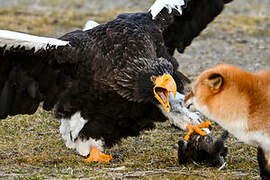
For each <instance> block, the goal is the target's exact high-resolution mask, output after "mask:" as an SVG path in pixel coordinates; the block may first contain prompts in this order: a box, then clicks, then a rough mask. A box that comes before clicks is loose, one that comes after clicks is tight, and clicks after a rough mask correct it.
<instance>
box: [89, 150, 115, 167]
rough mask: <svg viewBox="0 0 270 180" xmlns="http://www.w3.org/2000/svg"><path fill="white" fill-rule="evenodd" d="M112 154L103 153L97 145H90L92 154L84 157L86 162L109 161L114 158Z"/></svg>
mask: <svg viewBox="0 0 270 180" xmlns="http://www.w3.org/2000/svg"><path fill="white" fill-rule="evenodd" d="M112 159H113V158H112V156H111V155H107V154H104V153H102V152H101V151H100V150H98V149H97V148H95V147H90V155H89V157H88V158H87V159H84V162H106V163H109V162H110V160H112Z"/></svg>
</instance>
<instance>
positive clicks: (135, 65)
mask: <svg viewBox="0 0 270 180" xmlns="http://www.w3.org/2000/svg"><path fill="white" fill-rule="evenodd" d="M119 74H120V73H119ZM172 74H173V65H172V64H171V63H170V62H169V61H167V60H166V59H164V58H154V59H151V58H150V59H146V58H139V59H136V60H134V61H132V62H129V63H128V65H127V66H126V68H124V69H122V70H121V76H118V77H119V80H118V82H117V83H118V85H120V86H121V88H120V87H119V91H118V92H120V95H122V96H123V97H125V98H127V99H129V100H132V101H136V102H153V103H155V104H161V105H162V106H163V108H164V109H165V110H166V111H167V112H169V111H170V104H169V94H170V92H172V93H173V94H174V95H176V91H177V89H176V83H175V81H174V79H173V77H172Z"/></svg>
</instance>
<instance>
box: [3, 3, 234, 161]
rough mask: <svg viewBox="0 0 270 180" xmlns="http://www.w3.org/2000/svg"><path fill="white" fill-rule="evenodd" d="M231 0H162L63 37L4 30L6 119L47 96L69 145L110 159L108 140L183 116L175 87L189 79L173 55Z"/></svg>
mask: <svg viewBox="0 0 270 180" xmlns="http://www.w3.org/2000/svg"><path fill="white" fill-rule="evenodd" d="M227 2H229V0H156V2H155V3H154V4H153V5H152V6H151V8H150V9H149V11H148V12H139V13H123V14H120V15H119V16H118V17H117V18H116V19H114V20H112V21H109V22H106V23H103V24H100V25H97V24H95V25H94V26H95V27H93V28H92V29H88V30H76V31H73V32H70V33H67V34H65V35H64V36H62V37H60V38H59V39H53V38H45V37H37V36H32V35H27V34H23V33H17V32H11V31H6V30H1V31H0V119H5V118H6V117H7V116H8V115H11V116H12V115H16V114H32V113H35V111H36V110H37V108H38V107H39V104H40V103H41V102H43V108H44V109H45V110H53V109H54V112H55V117H56V118H59V119H61V127H60V132H61V134H62V137H63V139H64V140H65V143H66V146H67V147H69V148H74V149H76V150H77V152H78V153H79V154H81V155H83V156H87V155H89V154H90V155H89V157H88V158H87V159H86V161H88V162H89V161H105V162H108V161H109V160H110V159H111V158H112V157H111V156H109V155H106V154H103V153H101V151H103V146H104V145H106V146H112V145H113V144H115V143H116V142H118V141H119V140H120V139H121V138H124V137H127V136H137V135H139V132H140V131H141V130H144V129H150V128H154V122H156V121H161V122H163V121H165V120H166V119H167V118H169V120H170V121H171V122H172V123H175V122H174V121H177V119H173V118H172V117H171V115H170V114H168V112H169V111H170V108H171V107H170V104H169V93H170V92H171V93H172V94H174V95H176V90H178V91H179V92H180V93H183V90H184V84H185V83H188V82H189V79H188V78H187V77H185V76H184V75H183V74H182V73H181V72H179V71H177V68H178V63H177V61H176V59H175V58H174V57H173V56H172V55H173V53H174V51H175V49H177V50H178V51H179V52H180V53H183V52H184V49H185V48H186V47H187V46H188V45H190V43H191V41H192V40H193V39H194V38H195V37H196V36H198V35H199V33H200V32H201V31H202V30H203V29H204V28H205V27H206V26H207V24H209V23H210V22H211V21H212V20H213V19H214V18H215V17H216V16H217V15H219V14H220V13H221V11H222V9H223V8H224V4H225V3H227ZM179 122H180V123H179ZM176 124H177V123H176ZM177 125H178V126H180V127H181V126H182V123H181V119H178V124H177ZM183 127H185V126H183ZM183 127H182V128H183Z"/></svg>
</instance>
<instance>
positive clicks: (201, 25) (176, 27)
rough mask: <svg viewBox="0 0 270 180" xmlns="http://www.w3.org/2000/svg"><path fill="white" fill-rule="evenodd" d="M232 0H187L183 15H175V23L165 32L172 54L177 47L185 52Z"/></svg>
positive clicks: (167, 44) (169, 50)
mask: <svg viewBox="0 0 270 180" xmlns="http://www.w3.org/2000/svg"><path fill="white" fill-rule="evenodd" d="M231 1H232V0H187V1H186V6H185V7H184V9H183V14H182V15H181V16H175V20H174V23H173V24H171V25H170V26H169V27H168V28H167V29H166V30H165V31H164V32H163V35H164V41H165V45H166V46H167V48H168V52H169V54H170V55H173V53H174V51H175V49H177V50H178V52H180V53H183V52H184V50H185V48H186V47H187V46H189V45H190V44H191V42H192V40H193V39H194V38H195V37H197V36H198V35H199V34H200V32H201V31H202V30H203V29H205V28H206V26H207V25H208V24H209V23H210V22H211V21H212V20H214V18H215V17H216V16H218V15H219V14H220V13H221V12H222V10H223V8H224V4H225V3H229V2H231Z"/></svg>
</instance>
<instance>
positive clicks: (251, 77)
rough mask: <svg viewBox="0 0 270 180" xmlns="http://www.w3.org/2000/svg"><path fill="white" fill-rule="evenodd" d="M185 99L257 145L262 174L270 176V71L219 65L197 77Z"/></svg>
mask: <svg viewBox="0 0 270 180" xmlns="http://www.w3.org/2000/svg"><path fill="white" fill-rule="evenodd" d="M185 102H186V104H187V105H191V104H192V105H194V107H195V108H196V109H197V110H199V111H200V112H201V113H202V114H204V115H205V116H207V117H208V118H209V119H211V120H213V121H215V122H217V123H218V124H219V125H221V126H222V127H223V128H224V129H226V130H228V131H229V132H230V133H232V134H233V135H234V136H235V137H236V138H238V139H239V140H241V141H243V142H245V143H247V144H252V145H257V146H258V163H259V167H260V174H261V177H262V179H270V70H265V71H261V72H257V73H250V72H247V71H243V70H241V69H239V68H237V67H234V66H232V65H226V64H219V65H217V66H215V67H213V68H210V69H208V70H206V71H204V72H202V73H201V74H200V75H199V76H198V78H197V80H196V81H195V82H194V83H193V84H192V90H191V92H190V93H189V94H188V95H186V97H185Z"/></svg>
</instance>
